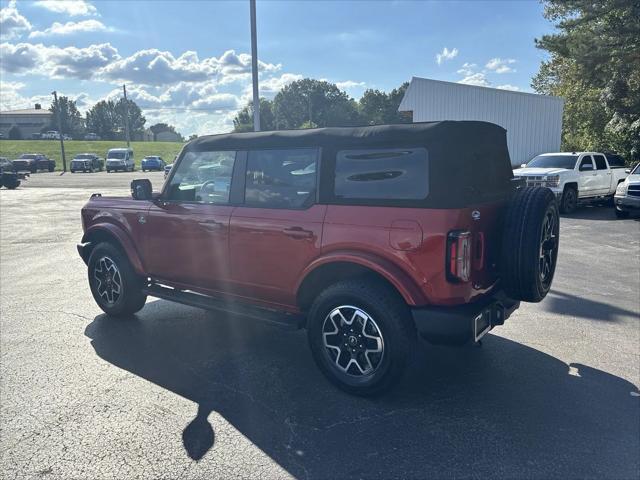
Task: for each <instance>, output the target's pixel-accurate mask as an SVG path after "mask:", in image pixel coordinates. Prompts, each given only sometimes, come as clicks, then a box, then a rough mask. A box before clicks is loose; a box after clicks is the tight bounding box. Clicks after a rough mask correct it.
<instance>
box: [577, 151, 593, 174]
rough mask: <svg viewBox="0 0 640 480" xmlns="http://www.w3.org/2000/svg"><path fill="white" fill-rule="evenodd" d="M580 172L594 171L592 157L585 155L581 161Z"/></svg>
mask: <svg viewBox="0 0 640 480" xmlns="http://www.w3.org/2000/svg"><path fill="white" fill-rule="evenodd" d="M580 170H581V171H582V170H593V162H592V161H591V155H585V156H584V157H582V160H580Z"/></svg>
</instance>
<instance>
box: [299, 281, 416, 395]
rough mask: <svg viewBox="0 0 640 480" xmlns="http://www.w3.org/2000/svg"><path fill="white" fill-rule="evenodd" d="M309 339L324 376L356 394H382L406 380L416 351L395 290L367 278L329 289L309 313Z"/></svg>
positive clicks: (405, 310) (405, 311)
mask: <svg viewBox="0 0 640 480" xmlns="http://www.w3.org/2000/svg"><path fill="white" fill-rule="evenodd" d="M308 318H309V320H308V325H307V336H308V340H309V345H310V347H311V352H312V353H313V357H314V360H315V361H316V364H317V365H318V367H319V368H320V370H321V371H322V373H323V374H324V375H325V376H326V377H327V378H328V379H329V380H330V381H331V382H332V383H333V384H335V385H336V386H338V387H339V388H341V389H342V390H345V391H346V392H349V393H352V394H355V395H376V394H379V393H382V392H384V391H385V390H387V389H389V388H391V387H392V386H393V385H394V384H395V383H396V382H397V381H398V380H399V379H400V378H401V376H402V373H403V372H404V370H405V367H406V365H407V364H408V363H409V362H410V359H411V358H412V355H413V353H414V351H415V348H416V333H415V330H414V328H413V324H412V323H411V319H410V312H409V309H408V308H407V306H406V304H405V303H404V302H403V300H402V299H401V298H400V297H399V296H398V295H397V293H396V292H394V291H392V290H391V289H390V288H389V287H387V286H386V285H383V284H379V283H377V282H373V281H368V280H364V279H352V280H344V281H341V282H338V283H336V284H334V285H331V286H330V287H328V288H327V289H326V290H324V291H323V292H322V293H321V294H320V295H319V296H318V297H317V298H316V300H315V302H314V303H313V305H312V307H311V310H310V311H309V317H308Z"/></svg>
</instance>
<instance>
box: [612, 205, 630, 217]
mask: <svg viewBox="0 0 640 480" xmlns="http://www.w3.org/2000/svg"><path fill="white" fill-rule="evenodd" d="M614 210H615V211H616V218H629V211H628V210H620V209H619V208H618V207H615V208H614Z"/></svg>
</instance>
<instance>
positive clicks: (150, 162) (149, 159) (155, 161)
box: [140, 155, 166, 172]
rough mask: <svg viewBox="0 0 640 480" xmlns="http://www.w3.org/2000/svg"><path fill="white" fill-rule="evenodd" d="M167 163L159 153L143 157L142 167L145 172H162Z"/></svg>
mask: <svg viewBox="0 0 640 480" xmlns="http://www.w3.org/2000/svg"><path fill="white" fill-rule="evenodd" d="M165 165H166V163H165V162H164V160H163V159H162V157H159V156H157V155H149V156H146V157H144V158H143V159H142V163H141V165H140V168H141V169H142V171H143V172H146V171H147V170H149V171H151V170H157V171H158V172H161V171H163V170H164V167H165Z"/></svg>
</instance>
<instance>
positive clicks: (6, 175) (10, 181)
mask: <svg viewBox="0 0 640 480" xmlns="http://www.w3.org/2000/svg"><path fill="white" fill-rule="evenodd" d="M19 186H20V179H19V177H18V172H16V170H15V168H14V167H13V164H12V163H11V161H9V160H8V159H6V158H4V157H0V187H5V188H8V189H9V190H14V189H16V188H18V187H19Z"/></svg>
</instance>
